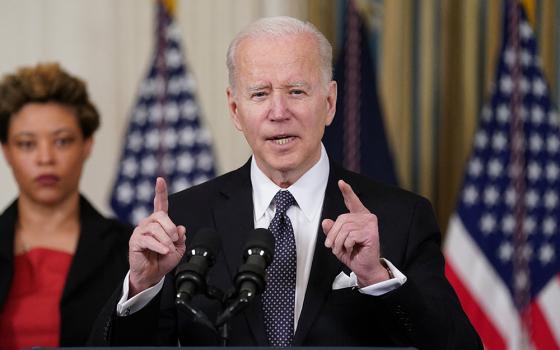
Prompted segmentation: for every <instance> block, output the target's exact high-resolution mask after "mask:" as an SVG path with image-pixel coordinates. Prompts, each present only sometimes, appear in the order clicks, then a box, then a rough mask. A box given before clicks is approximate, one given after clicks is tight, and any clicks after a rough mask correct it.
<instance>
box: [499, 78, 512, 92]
mask: <svg viewBox="0 0 560 350" xmlns="http://www.w3.org/2000/svg"><path fill="white" fill-rule="evenodd" d="M512 90H513V81H512V80H511V77H510V76H509V75H505V76H503V77H502V79H501V80H500V91H501V92H502V93H503V94H504V95H509V94H511V91H512Z"/></svg>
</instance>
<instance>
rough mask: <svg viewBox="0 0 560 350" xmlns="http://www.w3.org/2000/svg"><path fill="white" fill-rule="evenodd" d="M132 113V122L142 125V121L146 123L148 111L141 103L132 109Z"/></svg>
mask: <svg viewBox="0 0 560 350" xmlns="http://www.w3.org/2000/svg"><path fill="white" fill-rule="evenodd" d="M133 113H134V114H133V115H132V120H133V123H135V124H137V125H140V126H142V125H144V123H146V119H147V118H148V111H146V108H145V107H144V106H142V105H139V106H138V107H136V108H135V109H134V112H133Z"/></svg>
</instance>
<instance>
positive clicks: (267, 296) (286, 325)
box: [263, 191, 297, 347]
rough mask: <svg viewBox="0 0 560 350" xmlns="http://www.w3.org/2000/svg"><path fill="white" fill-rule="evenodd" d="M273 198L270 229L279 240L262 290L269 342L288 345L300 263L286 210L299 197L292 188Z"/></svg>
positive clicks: (292, 324) (291, 338)
mask: <svg viewBox="0 0 560 350" xmlns="http://www.w3.org/2000/svg"><path fill="white" fill-rule="evenodd" d="M273 201H274V203H275V205H276V213H275V214H274V218H273V219H272V221H271V222H270V226H268V229H269V230H270V231H271V232H272V234H273V235H274V238H275V240H276V243H275V246H274V260H272V263H271V264H270V266H269V267H268V269H267V275H266V277H267V281H266V282H267V284H266V288H265V290H264V293H263V308H264V322H265V328H266V333H267V335H268V339H269V340H270V345H272V346H276V347H285V346H290V345H291V344H292V340H293V338H294V307H295V301H296V266H297V265H296V240H295V238H294V229H293V227H292V222H291V221H290V218H288V215H286V211H287V210H288V208H289V207H291V206H292V205H294V204H296V200H295V199H294V197H293V196H292V194H291V193H290V192H288V191H278V193H276V195H275V196H274V199H273Z"/></svg>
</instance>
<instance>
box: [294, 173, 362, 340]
mask: <svg viewBox="0 0 560 350" xmlns="http://www.w3.org/2000/svg"><path fill="white" fill-rule="evenodd" d="M341 178H342V177H341V171H340V168H338V167H336V166H335V165H334V164H333V163H332V162H331V163H330V173H329V181H328V184H327V189H326V192H325V200H324V203H323V212H322V214H321V220H320V221H319V228H318V230H317V241H316V243H315V252H314V255H313V262H312V265H311V271H310V274H309V281H308V283H307V290H306V292H305V300H304V302H303V309H302V310H301V314H300V317H299V321H298V327H297V330H296V334H295V337H294V345H295V346H300V345H303V342H304V340H305V338H306V336H307V334H308V333H309V330H310V329H311V326H312V325H313V322H314V321H315V319H316V318H317V317H318V315H319V311H320V310H321V308H322V307H323V305H324V304H325V302H326V300H327V297H328V296H329V294H330V293H331V290H332V282H333V281H334V279H335V277H336V275H337V274H339V273H340V272H341V271H342V270H344V269H345V266H343V264H342V263H341V262H340V261H339V260H338V259H337V258H336V256H334V254H333V253H332V252H331V250H330V249H328V248H326V247H325V234H324V233H323V229H322V227H321V222H322V221H323V220H324V219H332V220H336V218H337V217H338V216H339V215H340V214H343V213H346V212H348V210H347V209H346V206H345V205H344V199H343V198H342V194H341V193H340V190H339V188H338V185H337V181H338V180H339V179H341ZM355 190H356V189H355Z"/></svg>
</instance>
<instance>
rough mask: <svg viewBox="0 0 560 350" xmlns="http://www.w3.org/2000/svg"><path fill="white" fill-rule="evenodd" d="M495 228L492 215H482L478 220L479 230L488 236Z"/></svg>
mask: <svg viewBox="0 0 560 350" xmlns="http://www.w3.org/2000/svg"><path fill="white" fill-rule="evenodd" d="M495 228H496V219H495V218H494V216H493V215H492V214H488V213H487V214H484V215H483V216H482V218H481V219H480V230H481V231H482V233H484V234H486V235H488V234H490V233H492V231H494V229H495Z"/></svg>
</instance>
